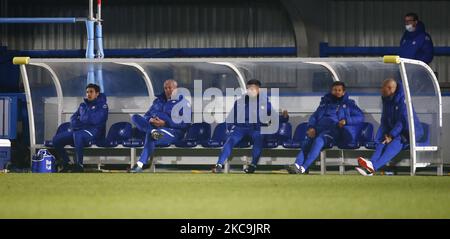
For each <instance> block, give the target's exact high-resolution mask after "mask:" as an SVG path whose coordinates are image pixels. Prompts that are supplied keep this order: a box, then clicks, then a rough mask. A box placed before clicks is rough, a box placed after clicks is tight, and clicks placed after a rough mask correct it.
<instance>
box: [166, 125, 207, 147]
mask: <svg viewBox="0 0 450 239" xmlns="http://www.w3.org/2000/svg"><path fill="white" fill-rule="evenodd" d="M210 136H211V125H210V124H208V123H205V122H203V123H195V124H192V125H191V127H190V128H189V129H188V131H187V133H186V136H185V137H184V138H183V139H182V140H181V141H179V142H177V143H175V146H177V147H182V148H192V147H195V146H197V145H198V144H202V143H206V142H207V141H208V140H209V137H210Z"/></svg>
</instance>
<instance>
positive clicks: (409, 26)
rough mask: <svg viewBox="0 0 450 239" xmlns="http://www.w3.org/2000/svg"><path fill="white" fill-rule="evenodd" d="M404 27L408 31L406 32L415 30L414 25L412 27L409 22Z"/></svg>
mask: <svg viewBox="0 0 450 239" xmlns="http://www.w3.org/2000/svg"><path fill="white" fill-rule="evenodd" d="M405 29H406V30H407V31H408V32H413V31H415V30H416V28H415V27H413V25H412V24H409V25H405Z"/></svg>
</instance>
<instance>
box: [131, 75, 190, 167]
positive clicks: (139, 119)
mask: <svg viewBox="0 0 450 239" xmlns="http://www.w3.org/2000/svg"><path fill="white" fill-rule="evenodd" d="M177 87H178V83H177V82H176V81H175V80H172V79H169V80H166V81H165V82H164V93H162V94H160V95H158V96H157V97H156V99H155V100H154V101H153V104H152V106H151V107H150V109H149V110H148V111H147V112H146V113H145V115H144V116H140V115H137V114H136V115H133V116H132V117H131V121H132V122H133V124H134V125H136V127H137V128H138V129H139V130H140V131H142V132H145V133H146V134H145V142H144V149H143V150H142V153H141V156H140V158H139V161H138V162H137V163H136V164H135V165H134V166H133V167H132V168H131V170H130V171H129V172H130V173H142V172H143V167H144V165H146V164H147V163H148V160H149V158H150V156H151V155H152V154H153V152H154V151H155V146H156V145H157V144H172V143H174V142H175V141H177V140H179V139H181V138H182V137H183V135H184V133H185V132H186V129H187V128H188V127H189V126H190V122H185V121H183V119H182V118H180V119H175V118H172V110H173V109H174V108H176V105H177V104H181V105H182V106H183V107H182V108H181V109H180V111H179V112H177V113H178V114H175V115H180V116H181V117H182V116H183V115H184V114H188V115H189V119H190V115H191V107H190V103H189V102H188V101H187V100H186V99H185V98H183V97H182V96H179V97H177ZM176 109H177V108H176Z"/></svg>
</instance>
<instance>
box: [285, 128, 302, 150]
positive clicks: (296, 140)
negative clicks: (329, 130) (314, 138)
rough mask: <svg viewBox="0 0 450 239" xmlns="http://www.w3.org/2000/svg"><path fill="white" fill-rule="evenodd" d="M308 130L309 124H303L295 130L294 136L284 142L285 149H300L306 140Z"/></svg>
mask: <svg viewBox="0 0 450 239" xmlns="http://www.w3.org/2000/svg"><path fill="white" fill-rule="evenodd" d="M307 130H308V123H301V124H299V125H298V126H297V128H295V131H294V136H293V137H292V139H288V140H286V141H284V142H283V147H284V148H288V149H290V148H294V149H295V148H300V146H301V142H302V141H303V140H305V138H306V131H307Z"/></svg>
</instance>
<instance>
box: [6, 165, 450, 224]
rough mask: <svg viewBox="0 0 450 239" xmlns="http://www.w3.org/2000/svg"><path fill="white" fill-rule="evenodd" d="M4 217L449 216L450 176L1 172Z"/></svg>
mask: <svg viewBox="0 0 450 239" xmlns="http://www.w3.org/2000/svg"><path fill="white" fill-rule="evenodd" d="M0 218H450V177H435V176H428V177H426V176H425V177H424V176H422V177H420V176H416V177H410V176H393V177H387V176H374V177H360V176H356V175H347V176H338V175H336V176H333V175H329V176H328V175H327V176H320V175H287V174H255V175H244V174H228V175H213V174H190V173H157V174H149V173H145V174H137V175H134V174H133V175H131V174H122V173H98V174H93V173H86V174H0Z"/></svg>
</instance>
